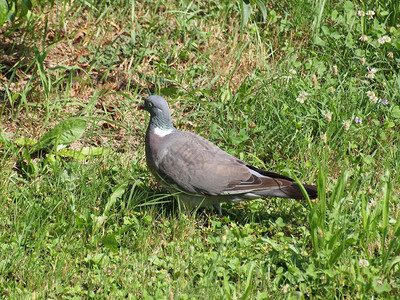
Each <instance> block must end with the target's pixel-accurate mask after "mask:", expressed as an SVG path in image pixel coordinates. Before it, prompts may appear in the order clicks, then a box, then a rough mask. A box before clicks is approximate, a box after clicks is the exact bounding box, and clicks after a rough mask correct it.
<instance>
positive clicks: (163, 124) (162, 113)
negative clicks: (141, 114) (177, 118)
mask: <svg viewBox="0 0 400 300" xmlns="http://www.w3.org/2000/svg"><path fill="white" fill-rule="evenodd" d="M139 108H140V109H144V110H147V111H148V112H149V113H150V116H151V117H150V123H149V126H150V127H153V128H161V129H172V128H174V126H173V125H172V121H171V113H170V111H169V107H168V103H167V101H166V100H165V99H164V98H163V97H160V96H157V95H152V96H150V97H148V98H146V99H145V100H144V103H143V104H142V105H140V106H139Z"/></svg>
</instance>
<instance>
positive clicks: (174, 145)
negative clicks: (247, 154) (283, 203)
mask: <svg viewBox="0 0 400 300" xmlns="http://www.w3.org/2000/svg"><path fill="white" fill-rule="evenodd" d="M139 109H142V110H146V111H147V112H149V113H150V121H149V124H148V127H147V131H146V136H145V153H146V163H147V167H148V169H149V170H150V172H151V173H152V174H153V175H154V176H155V177H156V179H157V181H158V182H159V183H161V185H162V186H164V187H165V188H166V189H167V190H168V191H169V192H173V193H177V194H178V197H179V200H180V201H181V202H182V203H183V204H184V206H185V207H186V208H189V209H193V208H196V207H206V206H214V208H215V210H216V212H217V213H218V214H219V215H222V211H221V203H223V202H239V201H246V200H252V199H257V198H267V197H280V198H293V199H304V195H303V193H302V191H301V189H300V186H299V185H298V184H297V183H296V181H295V180H293V179H291V178H289V177H287V176H284V175H280V174H277V173H273V172H269V171H266V170H263V169H261V168H257V167H255V166H253V165H251V164H249V163H246V162H244V161H242V160H240V159H238V158H236V157H234V156H232V155H230V154H228V153H227V152H225V151H223V150H222V149H221V148H219V147H218V146H216V145H215V144H213V143H212V142H210V141H209V140H207V139H205V138H203V137H201V136H199V135H197V134H195V133H192V132H189V131H181V130H178V129H176V128H175V127H174V125H173V123H172V120H171V113H170V110H169V106H168V103H167V101H166V100H165V99H164V98H163V97H161V96H158V95H152V96H149V97H148V98H146V99H144V103H143V104H141V105H139ZM303 187H304V188H305V191H306V192H307V194H308V197H309V198H310V199H315V198H317V195H318V193H317V187H316V186H314V185H307V184H304V185H303Z"/></svg>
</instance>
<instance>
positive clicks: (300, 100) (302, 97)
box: [296, 91, 308, 104]
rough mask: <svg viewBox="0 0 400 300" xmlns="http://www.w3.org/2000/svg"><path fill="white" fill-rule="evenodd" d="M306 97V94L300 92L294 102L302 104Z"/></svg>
mask: <svg viewBox="0 0 400 300" xmlns="http://www.w3.org/2000/svg"><path fill="white" fill-rule="evenodd" d="M307 96H308V93H307V92H304V91H302V92H300V93H299V96H297V98H296V101H297V102H299V103H301V104H303V103H304V101H306V99H307Z"/></svg>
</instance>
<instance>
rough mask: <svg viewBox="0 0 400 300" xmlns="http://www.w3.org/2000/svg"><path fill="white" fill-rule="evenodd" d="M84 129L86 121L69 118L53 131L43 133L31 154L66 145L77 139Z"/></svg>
mask: <svg viewBox="0 0 400 300" xmlns="http://www.w3.org/2000/svg"><path fill="white" fill-rule="evenodd" d="M85 129H86V120H85V119H83V118H70V119H67V120H63V121H61V122H60V123H58V124H57V125H56V126H55V127H54V128H53V129H51V130H50V131H48V132H47V133H45V134H44V135H43V136H42V137H41V139H40V140H39V141H38V143H37V144H36V145H35V146H34V147H33V148H32V152H35V151H38V150H41V149H45V148H50V147H53V146H55V145H61V144H63V145H68V144H70V143H72V142H74V141H76V140H77V139H79V138H80V137H81V136H82V134H83V133H84V132H85Z"/></svg>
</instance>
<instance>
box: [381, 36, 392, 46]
mask: <svg viewBox="0 0 400 300" xmlns="http://www.w3.org/2000/svg"><path fill="white" fill-rule="evenodd" d="M391 41H392V39H391V38H390V36H387V35H384V36H382V37H380V38H379V39H378V43H379V44H381V45H383V44H384V43H390V42H391Z"/></svg>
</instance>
